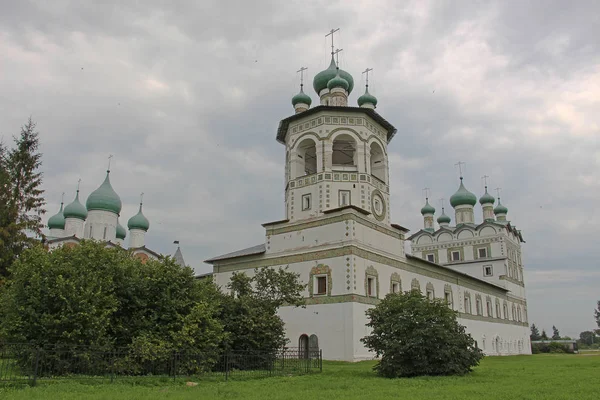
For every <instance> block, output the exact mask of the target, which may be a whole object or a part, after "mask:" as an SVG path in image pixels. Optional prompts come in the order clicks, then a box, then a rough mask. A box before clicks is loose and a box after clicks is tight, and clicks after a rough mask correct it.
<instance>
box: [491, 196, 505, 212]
mask: <svg viewBox="0 0 600 400" xmlns="http://www.w3.org/2000/svg"><path fill="white" fill-rule="evenodd" d="M506 213H508V208H506V207H504V206H503V205H502V203H500V197H498V205H497V206H496V208H494V215H498V214H506Z"/></svg>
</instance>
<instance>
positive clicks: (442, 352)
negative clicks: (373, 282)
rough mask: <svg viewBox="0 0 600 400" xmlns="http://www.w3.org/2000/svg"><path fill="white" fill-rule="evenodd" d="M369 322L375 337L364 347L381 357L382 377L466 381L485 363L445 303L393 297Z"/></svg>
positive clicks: (415, 296)
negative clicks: (456, 377)
mask: <svg viewBox="0 0 600 400" xmlns="http://www.w3.org/2000/svg"><path fill="white" fill-rule="evenodd" d="M367 316H368V318H369V322H368V324H367V326H368V327H370V328H371V329H372V332H371V334H370V335H368V336H366V337H364V338H362V339H361V341H362V342H363V343H364V344H365V346H366V347H367V348H369V349H370V350H371V351H373V352H375V354H376V355H377V356H378V357H381V359H380V361H379V362H378V363H377V365H376V366H375V370H376V371H377V373H378V374H379V375H381V376H384V377H388V378H396V377H412V376H420V375H463V374H466V373H468V372H470V371H471V369H472V367H474V366H476V365H478V364H479V361H480V360H481V358H482V357H483V353H482V351H481V350H480V349H478V348H477V345H476V342H475V340H473V338H472V337H471V335H469V334H468V333H466V330H465V327H464V326H462V325H460V324H459V323H458V321H457V320H456V317H457V313H456V312H455V311H453V310H451V309H450V308H449V307H448V305H447V303H446V302H445V301H444V300H441V299H434V300H429V299H427V298H426V297H424V296H422V295H421V293H419V292H418V291H411V292H406V293H402V294H401V293H398V294H389V295H387V296H386V297H385V299H383V300H382V301H381V302H380V303H379V304H378V305H377V306H375V307H374V308H371V309H369V310H368V311H367Z"/></svg>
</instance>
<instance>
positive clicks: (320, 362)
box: [319, 349, 323, 372]
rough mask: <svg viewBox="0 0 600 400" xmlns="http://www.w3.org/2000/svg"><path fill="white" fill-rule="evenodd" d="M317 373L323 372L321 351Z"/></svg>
mask: <svg viewBox="0 0 600 400" xmlns="http://www.w3.org/2000/svg"><path fill="white" fill-rule="evenodd" d="M319 372H323V349H320V350H319Z"/></svg>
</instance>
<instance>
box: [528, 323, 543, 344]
mask: <svg viewBox="0 0 600 400" xmlns="http://www.w3.org/2000/svg"><path fill="white" fill-rule="evenodd" d="M530 329H531V335H529V339H530V340H531V341H534V340H540V339H541V336H540V330H539V329H538V327H537V326H535V324H531V328H530Z"/></svg>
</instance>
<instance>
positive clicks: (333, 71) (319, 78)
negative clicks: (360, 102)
mask: <svg viewBox="0 0 600 400" xmlns="http://www.w3.org/2000/svg"><path fill="white" fill-rule="evenodd" d="M336 75H337V66H336V65H335V60H334V59H333V55H331V63H330V64H329V67H328V68H327V69H326V70H323V71H321V72H319V73H318V74H317V75H315V77H314V79H313V88H314V89H315V92H317V94H320V93H321V90H323V89H326V88H327V84H328V83H329V81H330V80H332V79H333V78H335V76H336ZM340 77H342V78H344V79H345V80H346V81H347V82H348V94H350V93H351V92H352V89H354V79H353V78H352V75H350V74H349V73H347V72H346V71H344V70H342V69H340Z"/></svg>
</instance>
